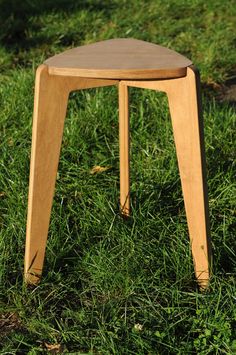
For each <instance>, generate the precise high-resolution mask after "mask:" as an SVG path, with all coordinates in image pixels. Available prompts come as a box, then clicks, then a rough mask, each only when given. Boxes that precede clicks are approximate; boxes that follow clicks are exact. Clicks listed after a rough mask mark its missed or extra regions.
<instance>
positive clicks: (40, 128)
mask: <svg viewBox="0 0 236 355" xmlns="http://www.w3.org/2000/svg"><path fill="white" fill-rule="evenodd" d="M45 63H46V64H43V65H41V66H40V67H39V68H38V70H37V74H36V82H35V102H34V119H33V135H32V152H31V166H30V183H29V201H28V217H27V233H26V249H25V280H26V282H27V283H32V284H36V283H37V282H38V281H39V278H40V276H41V273H42V268H43V261H44V255H45V247H46V241H47V234H48V227H49V220H50V213H51V207H52V200H53V194H54V187H55V180H56V173H57V168H58V161H59V154H60V147H61V141H62V135H63V127H64V120H65V115H66V108H67V101H68V96H69V93H70V92H71V91H73V90H80V89H86V88H92V87H99V86H109V85H118V88H119V141H120V206H121V213H122V214H123V215H125V216H128V215H129V214H130V187H129V163H130V157H129V102H128V87H129V86H133V87H139V88H146V89H153V90H159V91H164V92H166V94H167V96H168V101H169V107H170V113H171V119H172V126H173V132H174V139H175V146H176V152H177V158H178V165H179V171H180V178H181V184H182V190H183V196H184V204H185V209H186V215H187V222H188V228H189V235H190V241H191V247H192V254H193V259H194V267H195V273H196V277H197V280H198V282H199V285H200V287H202V288H205V287H206V286H207V284H208V282H209V277H210V264H211V263H210V261H211V250H210V249H211V245H210V232H209V216H208V197H207V187H206V173H205V155H204V140H203V121H202V117H201V103H200V96H199V95H200V94H199V93H200V88H199V77H198V75H197V72H196V71H195V69H194V68H193V67H192V66H190V64H191V61H189V60H188V59H186V58H185V57H183V56H181V55H179V54H178V53H176V52H173V51H171V50H169V49H166V48H163V47H160V46H157V45H154V44H151V43H147V42H144V41H139V40H133V39H116V40H108V41H104V42H98V43H96V44H91V45H87V46H83V47H79V48H75V49H72V50H69V51H66V52H64V53H62V54H59V55H57V56H54V57H52V58H50V59H48V60H47V61H46V62H45ZM112 79H116V80H112ZM146 79H147V80H146ZM150 79H152V80H150ZM166 79H167V80H166ZM101 119H102V117H101Z"/></svg>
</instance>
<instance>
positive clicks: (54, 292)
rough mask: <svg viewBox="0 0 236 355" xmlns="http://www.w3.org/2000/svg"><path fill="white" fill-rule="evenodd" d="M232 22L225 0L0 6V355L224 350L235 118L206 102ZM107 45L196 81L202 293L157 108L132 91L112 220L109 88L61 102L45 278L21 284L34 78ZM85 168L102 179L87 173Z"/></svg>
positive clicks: (223, 60) (146, 95)
mask: <svg viewBox="0 0 236 355" xmlns="http://www.w3.org/2000/svg"><path fill="white" fill-rule="evenodd" d="M43 5H45V7H43ZM235 19H236V8H235V4H234V1H230V0H228V1H225V2H222V1H221V0H214V1H213V0H210V1H208V2H206V1H203V0H191V1H185V2H184V1H177V0H175V1H174V0H171V1H168V2H164V1H154V0H149V1H145V2H144V1H138V0H136V1H134V0H133V1H129V2H126V1H121V0H120V1H84V2H80V1H77V2H76V1H69V0H68V1H67V2H66V1H63V0H61V1H54V2H51V1H47V2H46V1H42V2H41V3H40V5H39V2H36V0H35V1H31V2H27V1H26V2H25V3H24V5H19V3H18V4H16V1H14V0H12V1H10V2H6V1H4V0H0V20H1V22H2V23H4V26H1V28H0V41H1V42H0V72H1V74H0V354H41V353H45V354H46V353H52V347H53V346H56V345H58V350H57V351H58V352H64V353H65V354H118V355H119V354H135V355H136V354H181V355H182V354H184V355H185V354H235V353H236V279H235V276H236V262H235V261H236V255H235V254H236V241H235V229H236V228H235V227H236V223H235V202H236V198H235V193H236V188H235V140H236V137H235V117H236V115H235V107H234V105H233V104H231V103H228V102H224V101H220V100H218V92H217V91H214V88H216V87H217V85H218V84H221V83H223V82H224V81H225V80H226V79H229V78H231V77H233V75H235V43H236V37H235V30H234V26H235ZM114 37H135V38H139V39H144V40H148V41H152V42H155V43H159V44H162V45H164V46H169V47H171V48H173V49H175V50H178V51H180V52H181V53H183V54H185V55H187V56H189V57H190V58H191V59H192V60H193V62H194V63H195V64H197V65H198V67H199V69H200V71H201V74H202V82H203V113H204V121H205V136H206V137H205V140H206V155H207V167H208V186H209V203H210V218H211V232H212V241H213V257H214V264H213V277H212V280H211V284H210V289H209V291H208V292H207V293H203V294H202V293H200V292H199V291H198V289H197V285H196V282H195V278H194V272H193V265H192V258H191V253H190V246H189V241H188V233H187V226H186V218H185V212H184V206H183V198H182V194H181V188H180V181H179V176H178V169H177V162H176V156H175V150H174V143H173V137H172V129H171V123H170V118H169V112H168V106H167V100H166V97H165V95H163V94H157V93H154V92H151V91H148V90H147V91H145V90H139V89H131V90H130V95H131V182H132V184H131V197H132V216H131V218H130V219H128V220H123V219H122V218H121V217H120V215H119V209H118V197H119V158H118V111H117V106H118V105H117V91H116V88H99V89H91V90H86V91H81V92H78V93H73V94H71V97H70V102H69V106H68V113H67V120H66V125H65V131H64V138H63V147H62V152H61V159H60V166H59V172H58V179H57V187H56V194H55V198H54V204H53V211H52V218H51V225H50V232H49V239H48V244H47V253H46V260H45V268H44V273H43V279H42V281H41V283H40V284H39V286H38V287H36V288H34V289H33V288H28V289H27V288H26V287H25V286H24V284H23V255H24V240H25V224H26V206H27V193H28V175H29V159H30V146H31V117H32V110H33V87H34V73H35V68H36V66H37V65H38V64H39V63H41V62H42V61H43V60H44V59H45V58H46V57H48V56H50V55H52V54H53V53H55V52H60V51H62V50H64V49H66V48H68V47H71V46H76V45H80V44H85V43H91V42H94V41H98V40H102V39H108V38H114ZM114 108H115V109H114ZM95 165H101V166H107V167H110V169H108V170H107V171H105V172H103V173H100V174H95V175H92V174H90V170H91V169H92V168H93V166H95ZM50 347H51V350H50ZM55 351H56V350H55Z"/></svg>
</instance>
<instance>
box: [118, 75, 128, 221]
mask: <svg viewBox="0 0 236 355" xmlns="http://www.w3.org/2000/svg"><path fill="white" fill-rule="evenodd" d="M119 139H120V209H121V213H122V215H124V216H129V214H130V186H129V185H130V182H129V169H130V166H129V165H130V157H129V99H128V86H127V85H125V84H124V83H122V82H120V83H119Z"/></svg>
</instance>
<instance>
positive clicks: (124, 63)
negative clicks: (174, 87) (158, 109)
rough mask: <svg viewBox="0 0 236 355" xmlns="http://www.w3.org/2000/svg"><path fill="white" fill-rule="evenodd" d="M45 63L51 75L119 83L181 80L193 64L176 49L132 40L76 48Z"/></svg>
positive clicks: (112, 40) (113, 40)
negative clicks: (136, 80)
mask: <svg viewBox="0 0 236 355" xmlns="http://www.w3.org/2000/svg"><path fill="white" fill-rule="evenodd" d="M44 63H45V64H46V65H47V66H48V71H49V74H54V75H63V76H65V75H67V76H80V77H87V78H103V79H119V80H121V79H168V78H179V77H183V76H186V70H187V67H188V66H190V65H191V64H192V62H191V61H190V60H189V59H187V58H185V57H184V56H182V55H181V54H179V53H176V52H175V51H173V50H170V49H168V48H164V47H161V46H158V45H156V44H153V43H149V42H145V41H141V40H137V39H131V38H118V39H111V40H107V41H102V42H97V43H93V44H88V45H85V46H81V47H77V48H73V49H70V50H67V51H65V52H63V53H61V54H58V55H55V56H53V57H51V58H49V59H47V60H46V61H45V62H44Z"/></svg>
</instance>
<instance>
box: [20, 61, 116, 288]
mask: <svg viewBox="0 0 236 355" xmlns="http://www.w3.org/2000/svg"><path fill="white" fill-rule="evenodd" d="M114 84H116V81H111V80H95V79H84V78H82V79H81V78H78V77H76V78H69V80H68V79H67V78H63V77H60V76H59V77H58V76H52V75H49V74H48V68H47V66H46V65H41V66H40V67H39V68H38V70H37V74H36V82H35V102H34V119H33V135H32V151H31V166H30V182H29V200H28V217H27V231H26V247H25V280H26V282H27V283H32V284H35V283H37V282H38V280H39V278H40V275H41V273H42V268H43V261H44V254H45V247H46V241H47V234H48V227H49V220H50V213H51V207H52V199H53V193H54V187H55V181H56V174H57V167H58V161H59V154H60V147H61V140H62V134H63V127H64V120H65V115H66V108H67V100H68V95H69V92H70V91H72V90H78V89H84V88H91V87H97V86H107V85H114Z"/></svg>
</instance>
